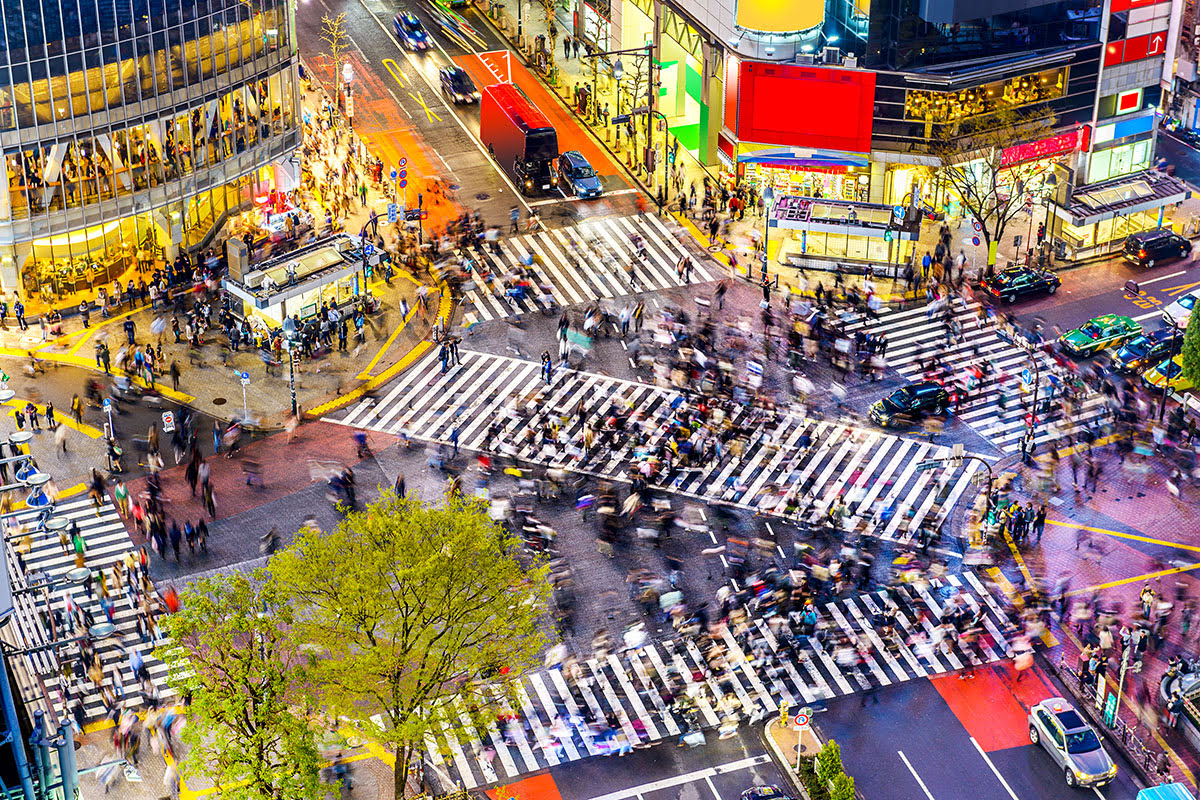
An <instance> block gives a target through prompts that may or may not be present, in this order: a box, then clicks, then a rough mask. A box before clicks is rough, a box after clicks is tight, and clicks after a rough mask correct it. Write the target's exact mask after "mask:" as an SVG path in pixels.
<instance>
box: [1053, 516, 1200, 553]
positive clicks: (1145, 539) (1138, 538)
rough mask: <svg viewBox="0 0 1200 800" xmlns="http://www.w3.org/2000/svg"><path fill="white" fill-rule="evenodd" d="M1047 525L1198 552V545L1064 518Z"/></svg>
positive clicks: (1199, 551)
mask: <svg viewBox="0 0 1200 800" xmlns="http://www.w3.org/2000/svg"><path fill="white" fill-rule="evenodd" d="M1046 524H1047V525H1054V526H1056V527H1059V528H1077V529H1079V530H1083V531H1090V532H1091V533H1101V534H1104V535H1105V536H1115V537H1117V538H1119V539H1132V540H1133V541H1135V542H1146V543H1147V544H1157V545H1162V546H1163V547H1172V548H1175V549H1176V550H1191V551H1192V552H1194V553H1200V545H1194V544H1183V543H1182V542H1169V541H1167V540H1166V539H1154V538H1151V537H1149V536H1140V535H1138V534H1136V533H1122V532H1121V531H1110V530H1108V529H1107V528H1093V527H1091V526H1090V525H1079V524H1077V523H1073V522H1066V521H1064V520H1056V519H1048V520H1046Z"/></svg>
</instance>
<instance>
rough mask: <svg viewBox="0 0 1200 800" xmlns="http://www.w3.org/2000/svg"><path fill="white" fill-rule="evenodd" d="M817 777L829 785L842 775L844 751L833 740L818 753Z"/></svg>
mask: <svg viewBox="0 0 1200 800" xmlns="http://www.w3.org/2000/svg"><path fill="white" fill-rule="evenodd" d="M816 770H817V777H818V778H820V779H821V780H822V781H824V782H825V783H826V784H828V783H829V782H830V781H832V780H833V779H834V778H836V777H837V776H838V775H841V774H842V750H841V748H840V747H838V743H837V742H835V741H834V740H833V739H830V740H829V741H828V742H826V743H825V744H824V746H823V747H821V751H820V752H819V753H817V767H816Z"/></svg>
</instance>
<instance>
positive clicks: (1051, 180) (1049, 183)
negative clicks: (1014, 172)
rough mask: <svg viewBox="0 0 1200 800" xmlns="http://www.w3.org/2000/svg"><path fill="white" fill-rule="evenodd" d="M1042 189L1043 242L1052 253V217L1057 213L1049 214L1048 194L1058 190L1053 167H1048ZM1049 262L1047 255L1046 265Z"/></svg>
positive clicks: (1055, 205)
mask: <svg viewBox="0 0 1200 800" xmlns="http://www.w3.org/2000/svg"><path fill="white" fill-rule="evenodd" d="M1042 191H1043V194H1042V199H1043V206H1044V208H1045V210H1046V243H1045V244H1046V246H1047V247H1049V250H1050V252H1051V253H1053V252H1054V217H1057V216H1058V214H1057V213H1056V214H1055V215H1054V216H1053V217H1052V216H1050V206H1051V200H1050V196H1051V195H1053V194H1054V193H1055V192H1056V191H1058V176H1057V175H1055V174H1054V167H1050V174H1049V175H1047V176H1046V178H1045V179H1044V180H1043V181H1042ZM1054 207H1055V210H1056V211H1057V208H1058V204H1057V202H1055V203H1054ZM1049 264H1050V258H1049V257H1047V259H1046V265H1047V266H1049Z"/></svg>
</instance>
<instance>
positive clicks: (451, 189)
mask: <svg viewBox="0 0 1200 800" xmlns="http://www.w3.org/2000/svg"><path fill="white" fill-rule="evenodd" d="M461 188H462V187H461V186H459V185H458V184H457V183H452V184H450V191H452V192H457V191H458V190H459V189H461Z"/></svg>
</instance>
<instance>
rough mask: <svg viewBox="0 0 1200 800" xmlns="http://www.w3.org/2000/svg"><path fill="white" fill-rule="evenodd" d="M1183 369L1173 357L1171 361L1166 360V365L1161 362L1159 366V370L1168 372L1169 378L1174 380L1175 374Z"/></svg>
mask: <svg viewBox="0 0 1200 800" xmlns="http://www.w3.org/2000/svg"><path fill="white" fill-rule="evenodd" d="M1182 370H1183V367H1181V366H1180V365H1179V364H1178V363H1177V362H1176V361H1175V359H1171V360H1170V361H1168V362H1166V364H1165V365H1164V364H1160V365H1159V367H1158V371H1159V372H1162V373H1164V374H1166V376H1167V378H1168V380H1174V378H1175V376H1176V375H1178V374H1179V373H1180V372H1181V371H1182Z"/></svg>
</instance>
